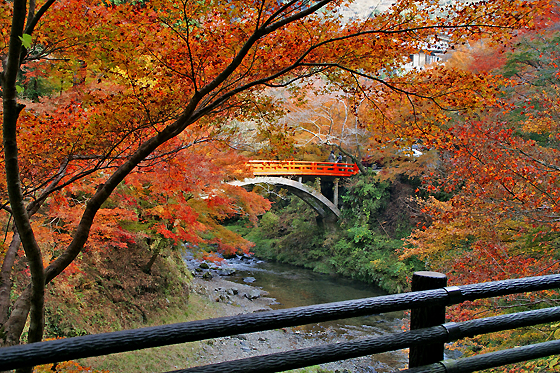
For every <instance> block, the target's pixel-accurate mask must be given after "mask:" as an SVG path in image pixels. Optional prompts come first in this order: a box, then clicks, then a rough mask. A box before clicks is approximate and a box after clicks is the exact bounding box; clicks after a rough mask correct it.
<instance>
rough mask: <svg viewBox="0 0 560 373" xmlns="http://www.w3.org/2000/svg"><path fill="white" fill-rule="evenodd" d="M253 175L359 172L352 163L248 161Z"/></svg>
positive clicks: (347, 174) (344, 173) (353, 173)
mask: <svg viewBox="0 0 560 373" xmlns="http://www.w3.org/2000/svg"><path fill="white" fill-rule="evenodd" d="M249 165H250V166H251V168H252V169H253V174H254V175H255V176H274V175H278V176H280V175H283V176H289V175H309V176H338V177H348V176H352V175H355V174H357V173H358V172H359V169H358V166H356V165H355V164H354V163H330V162H306V161H266V160H255V161H249Z"/></svg>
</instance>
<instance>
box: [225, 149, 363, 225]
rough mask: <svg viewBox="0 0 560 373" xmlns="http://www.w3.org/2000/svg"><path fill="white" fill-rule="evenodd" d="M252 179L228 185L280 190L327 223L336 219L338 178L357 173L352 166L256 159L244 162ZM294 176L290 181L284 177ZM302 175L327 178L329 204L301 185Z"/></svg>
mask: <svg viewBox="0 0 560 373" xmlns="http://www.w3.org/2000/svg"><path fill="white" fill-rule="evenodd" d="M248 164H249V165H250V166H251V168H252V170H253V174H254V175H255V176H256V177H254V178H249V179H245V180H237V181H232V182H230V184H233V185H238V186H241V187H247V188H248V187H252V186H255V185H259V184H267V185H273V186H278V187H281V188H284V189H286V190H288V191H290V192H291V193H293V194H295V195H296V196H298V197H299V198H301V199H302V200H304V201H305V202H306V203H307V204H308V205H309V206H311V207H312V208H313V209H314V210H315V211H316V212H317V213H318V214H319V216H320V217H321V219H325V220H327V221H334V220H336V219H338V217H340V210H339V209H338V178H341V177H349V176H352V175H355V174H357V173H358V172H359V169H358V166H356V165H355V164H353V163H331V162H305V161H267V160H256V161H250V162H249V163H248ZM291 176H297V177H299V179H298V180H297V181H296V180H292V179H289V178H288V177H291ZM303 176H316V177H329V178H332V179H334V180H333V181H332V201H330V200H329V199H328V198H327V197H326V196H325V195H323V194H322V193H321V191H319V190H317V189H314V188H313V187H310V186H308V185H305V184H303V183H302V177H303Z"/></svg>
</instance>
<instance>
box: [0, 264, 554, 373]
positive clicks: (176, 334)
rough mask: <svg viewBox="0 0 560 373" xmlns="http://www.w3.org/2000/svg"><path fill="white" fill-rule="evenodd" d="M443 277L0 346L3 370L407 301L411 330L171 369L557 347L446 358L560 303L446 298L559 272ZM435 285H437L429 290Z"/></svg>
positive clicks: (471, 366) (490, 291)
mask: <svg viewBox="0 0 560 373" xmlns="http://www.w3.org/2000/svg"><path fill="white" fill-rule="evenodd" d="M442 284H443V286H441V285H442ZM445 285H446V279H445V276H444V275H442V274H439V273H434V272H417V273H415V274H414V276H413V289H414V290H416V291H412V292H410V293H403V294H395V295H387V296H381V297H374V298H365V299H358V300H350V301H344V302H335V303H326V304H320V305H314V306H307V307H298V308H290V309H285V310H274V311H269V312H259V313H255V314H246V315H237V316H231V317H222V318H215V319H209V320H202V321H191V322H186V323H179V324H172V325H164V326H157V327H150V328H142V329H135V330H124V331H120V332H113V333H104V334H96V335H88V336H83V337H75V338H67V339H60V340H54V341H46V342H39V343H31V344H27V345H18V346H12V347H4V348H0V370H10V369H15V368H21V367H26V366H30V365H39V364H48V363H56V362H61V361H66V360H74V359H79V358H85V357H91V356H99V355H108V354H112V353H118V352H125V351H133V350H139V349H144V348H151V347H159V346H166V345H171V344H177V343H184V342H192V341H199V340H204V339H208V338H217V337H224V336H229V335H235V334H239V333H251V332H257V331H263V330H270V329H277V328H283V327H290V326H296V325H303V324H309V323H316V322H322V321H328V320H337V319H342V318H348V317H356V316H365V315H371V314H376V313H383V312H392V311H400V310H408V309H411V310H412V311H411V330H410V331H407V332H402V333H395V334H391V335H384V336H382V337H372V338H365V339H360V340H355V341H350V342H341V343H334V344H329V345H323V346H317V347H311V348H305V349H300V350H292V351H287V352H282V353H276V354H270V355H263V356H256V357H251V358H246V359H241V360H235V361H228V362H223V363H217V364H211V365H205V366H201V367H194V368H188V369H182V370H176V371H174V373H178V372H185V373H186V372H189V373H192V372H204V373H209V372H224V373H226V372H227V373H235V372H240V373H241V372H243V373H250V372H255V373H256V372H261V373H262V372H279V371H283V370H288V369H296V368H302V367H306V366H310V365H315V364H321V363H327V362H332V361H338V360H343V359H349V358H354V357H359V356H365V355H371V354H375V353H381V352H388V351H393V350H399V349H403V348H410V349H411V350H410V358H409V359H410V364H409V365H410V368H409V369H407V370H404V371H401V372H408V373H424V372H425V373H427V372H435V373H437V372H441V373H444V372H446V373H451V372H453V373H459V372H473V371H476V370H480V369H486V368H491V367H496V366H501V365H505V364H510V363H515V362H519V361H525V360H530V359H535V358H539V357H544V356H549V355H553V354H558V353H560V341H551V342H545V343H540V344H535V345H530V346H524V347H519V348H515V349H512V350H505V351H500V352H495V353H490V354H484V355H478V356H474V357H469V358H464V359H458V360H445V361H443V346H444V343H447V342H452V341H455V340H458V339H461V338H465V337H472V336H475V335H480V334H485V333H491V332H496V331H501V330H506V329H513V328H519V327H525V326H532V325H537V324H542V323H548V322H556V321H560V307H552V308H545V309H539V310H535V311H527V312H519V313H513V314H507V315H502V316H495V317H488V318H483V319H476V320H470V321H465V322H460V323H445V320H442V318H441V316H442V310H443V318H444V317H445V307H446V306H449V305H453V304H458V303H461V302H464V301H473V300H476V299H483V298H490V297H495V296H501V295H509V294H516V293H523V292H529V291H539V290H548V289H555V288H560V275H550V276H540V277H529V278H522V279H513V280H505V281H496V282H488V283H481V284H473V285H464V286H449V287H448V286H445ZM433 287H437V288H435V289H431V290H424V289H426V288H433ZM434 351H436V352H435V353H434Z"/></svg>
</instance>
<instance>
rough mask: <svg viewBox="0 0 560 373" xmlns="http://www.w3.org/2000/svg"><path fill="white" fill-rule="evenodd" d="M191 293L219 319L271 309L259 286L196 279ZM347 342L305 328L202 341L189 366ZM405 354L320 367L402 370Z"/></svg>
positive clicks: (358, 372) (270, 300)
mask: <svg viewBox="0 0 560 373" xmlns="http://www.w3.org/2000/svg"><path fill="white" fill-rule="evenodd" d="M191 289H192V290H191V291H192V292H194V293H196V294H198V295H200V296H203V297H208V299H209V300H210V301H212V302H215V303H216V305H217V306H218V313H219V314H220V316H232V315H238V314H245V313H252V312H262V311H268V310H271V309H272V308H271V305H273V304H274V303H275V300H274V299H273V298H270V297H268V296H267V295H268V294H267V293H266V292H265V291H263V290H261V289H259V288H258V287H254V286H251V285H247V284H238V283H234V282H231V281H227V280H226V279H224V278H223V277H214V278H211V279H202V278H195V279H194V280H193V284H192V288H191ZM401 322H402V321H401ZM345 340H348V339H346V337H344V336H341V335H340V334H339V333H336V332H334V331H331V330H329V328H324V329H320V330H319V331H315V330H313V331H310V330H309V329H308V328H304V327H292V328H283V329H278V330H269V331H264V332H257V333H250V334H238V335H235V336H231V337H223V338H217V339H213V340H208V341H203V342H201V353H200V354H199V356H198V358H197V359H196V360H195V361H194V362H191V363H192V364H191V366H197V365H206V364H212V363H218V362H222V361H226V360H236V359H243V358H247V357H251V356H257V355H266V354H272V353H276V352H282V351H288V350H292V349H299V348H306V347H311V346H317V345H320V344H327V343H334V342H342V341H345ZM406 361H407V353H405V352H404V351H399V352H392V353H384V354H377V355H374V356H369V357H361V358H356V359H350V360H345V361H340V362H334V363H327V364H322V365H321V368H322V369H325V370H328V371H332V372H355V373H366V372H367V373H372V372H376V373H381V372H392V371H395V370H398V369H402V368H404V367H405V365H406Z"/></svg>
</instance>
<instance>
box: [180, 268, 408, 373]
mask: <svg viewBox="0 0 560 373" xmlns="http://www.w3.org/2000/svg"><path fill="white" fill-rule="evenodd" d="M185 260H186V262H187V265H188V266H189V267H190V268H193V266H194V265H196V264H195V263H198V262H196V261H194V260H192V257H191V260H189V258H185ZM219 268H220V269H219V270H214V271H212V273H213V275H214V276H217V275H218V274H222V276H220V277H222V278H223V279H225V280H227V281H231V282H234V283H238V284H243V285H250V286H252V287H255V288H257V289H261V290H263V291H265V292H267V293H268V295H267V297H271V298H274V300H275V301H274V302H273V303H272V304H271V305H270V307H271V308H273V309H281V308H291V307H299V306H308V305H313V304H320V303H329V302H338V301H344V300H350V299H359V298H367V297H376V296H381V295H385V294H386V293H385V292H384V291H382V290H381V289H379V288H378V287H376V286H374V285H371V284H365V283H362V282H358V281H352V280H349V279H346V278H342V277H339V276H331V275H326V274H321V273H316V272H313V271H312V270H309V269H305V268H302V267H296V266H292V265H288V264H282V263H274V262H266V261H262V260H258V259H255V258H247V257H237V258H234V259H228V260H226V261H224V262H223V263H222V264H221V265H220V267H219ZM225 274H227V276H224V275H225ZM407 323H408V321H407V320H406V319H404V314H403V312H392V313H384V314H374V315H369V316H365V317H357V318H351V319H343V320H336V321H330V322H323V323H318V324H308V325H303V326H298V327H292V328H287V329H289V331H290V333H293V335H294V336H295V337H297V339H298V340H301V344H303V346H310V345H316V344H324V343H333V342H341V341H349V340H354V339H359V338H367V337H372V336H380V335H385V334H389V333H396V332H401V331H402V326H403V325H405V324H407ZM298 348H300V347H299V346H298ZM350 361H351V362H352V363H351V364H344V365H340V366H337V365H336V364H337V363H331V364H329V366H327V368H328V369H332V370H334V371H339V372H345V371H346V372H390V371H395V370H399V369H402V368H404V367H405V365H406V363H407V354H406V353H404V352H403V351H395V352H388V353H384V354H377V355H372V356H367V357H362V358H358V359H352V360H349V361H348V362H350ZM333 364H334V365H333ZM341 368H342V369H341Z"/></svg>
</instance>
